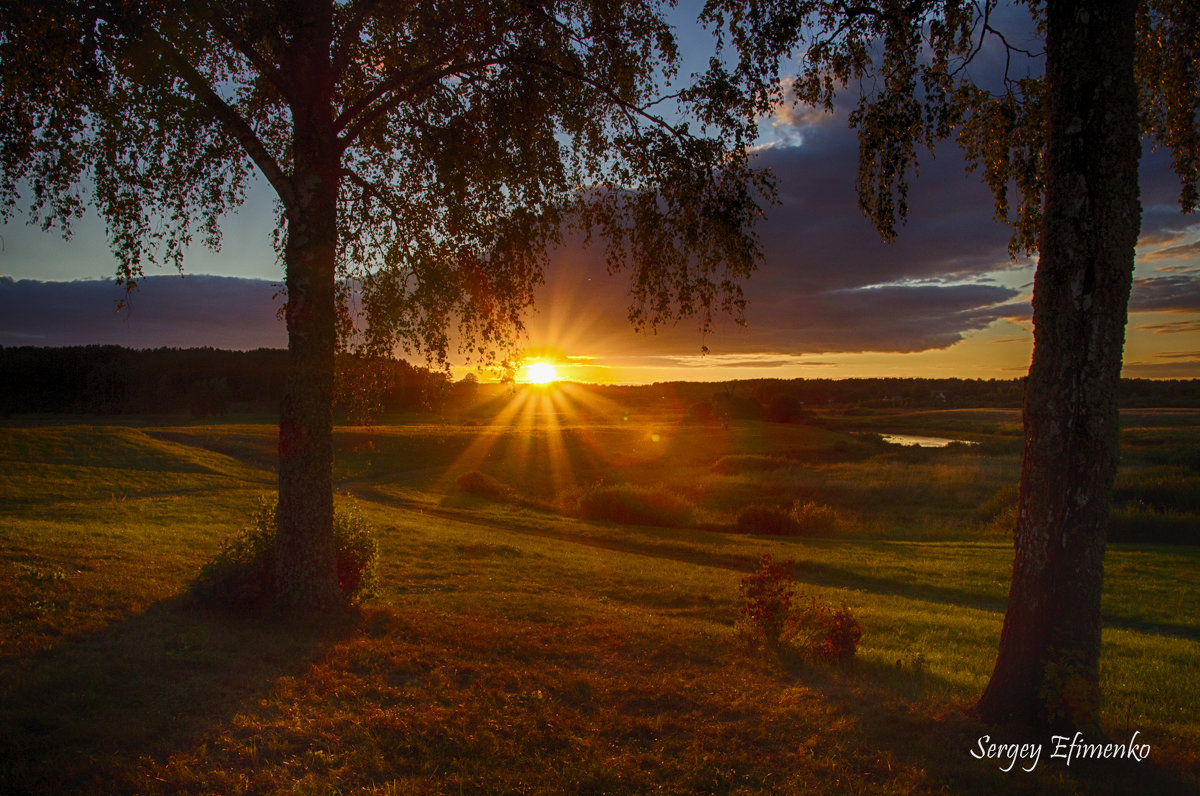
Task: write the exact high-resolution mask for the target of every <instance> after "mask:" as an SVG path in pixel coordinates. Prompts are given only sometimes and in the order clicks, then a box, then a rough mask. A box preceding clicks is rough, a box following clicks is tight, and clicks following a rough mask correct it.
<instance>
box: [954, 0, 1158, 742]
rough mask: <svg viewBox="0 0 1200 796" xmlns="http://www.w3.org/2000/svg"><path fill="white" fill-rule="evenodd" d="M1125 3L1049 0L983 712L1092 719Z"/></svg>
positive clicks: (1134, 137) (1129, 16) (1126, 212)
mask: <svg viewBox="0 0 1200 796" xmlns="http://www.w3.org/2000/svg"><path fill="white" fill-rule="evenodd" d="M1136 8H1137V2H1136V0H1091V1H1087V0H1075V1H1072V0H1050V2H1048V3H1047V7H1046V14H1047V37H1046V50H1047V61H1046V79H1047V86H1048V91H1049V95H1048V103H1049V107H1048V117H1047V125H1048V128H1047V152H1046V171H1045V173H1046V193H1045V216H1044V220H1043V227H1042V234H1041V245H1040V247H1039V248H1040V260H1039V263H1038V268H1037V274H1036V276H1035V278H1034V294H1033V323H1034V350H1033V361H1032V364H1031V366H1030V369H1029V380H1028V384H1027V387H1026V393H1025V408H1024V418H1025V458H1024V463H1023V466H1022V470H1021V486H1020V511H1019V515H1018V520H1017V528H1016V538H1015V542H1016V558H1015V561H1014V564H1013V573H1012V585H1011V587H1010V590H1009V597H1008V608H1007V610H1006V612H1005V615H1004V629H1003V631H1002V633H1001V636H1000V650H999V654H998V656H997V659H996V667H995V670H994V672H993V673H992V677H991V680H990V682H989V683H988V686H987V689H986V691H985V692H984V694H983V696H982V698H981V699H980V702H979V704H978V706H977V711H978V712H979V714H980V715H981V716H982V717H983V718H984V719H985V720H988V721H991V722H1020V723H1023V724H1026V725H1032V726H1049V727H1055V728H1063V729H1066V728H1085V727H1091V728H1094V727H1095V724H1096V721H1097V719H1098V709H1099V704H1100V688H1099V659H1100V632H1101V616H1100V594H1101V582H1102V578H1103V558H1104V545H1105V533H1106V526H1107V524H1108V511H1109V502H1110V497H1111V493H1112V484H1113V478H1114V476H1115V474H1116V468H1117V457H1118V420H1119V418H1118V404H1117V388H1118V385H1119V383H1120V375H1121V358H1122V350H1123V348H1124V339H1125V322H1126V316H1127V309H1128V304H1129V291H1130V286H1131V283H1132V278H1133V255H1134V246H1135V244H1136V243H1137V236H1138V232H1139V229H1140V225H1141V207H1140V204H1139V199H1138V184H1137V165H1138V158H1139V156H1140V143H1139V139H1138V105H1137V89H1136V85H1135V83H1134V71H1133V61H1134V33H1135V12H1136Z"/></svg>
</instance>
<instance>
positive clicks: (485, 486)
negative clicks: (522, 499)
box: [455, 470, 509, 500]
mask: <svg viewBox="0 0 1200 796" xmlns="http://www.w3.org/2000/svg"><path fill="white" fill-rule="evenodd" d="M455 483H456V484H458V488H459V489H461V490H462V491H463V492H466V493H467V494H468V495H476V496H478V497H483V498H488V499H489V500H503V499H504V498H506V497H508V495H509V489H508V487H506V486H505V485H504V484H502V483H500V482H499V481H498V480H496V479H495V478H493V477H492V476H490V475H488V474H487V473H481V472H479V471H478V470H471V471H470V472H467V473H463V474H462V475H460V476H459V477H458V480H457V481H455Z"/></svg>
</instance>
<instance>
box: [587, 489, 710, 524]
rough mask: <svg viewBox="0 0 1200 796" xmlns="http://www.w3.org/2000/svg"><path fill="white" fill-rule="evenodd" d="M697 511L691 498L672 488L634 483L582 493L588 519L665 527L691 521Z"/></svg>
mask: <svg viewBox="0 0 1200 796" xmlns="http://www.w3.org/2000/svg"><path fill="white" fill-rule="evenodd" d="M694 512H695V507H694V506H693V505H692V504H691V503H690V502H689V501H688V500H686V499H684V498H682V497H679V496H678V495H676V494H674V493H672V492H667V491H665V490H663V489H650V488H647V487H641V486H632V485H630V484H616V485H610V484H603V485H598V486H593V487H591V488H589V489H587V490H585V491H584V492H583V493H582V494H581V495H580V496H579V504H578V514H579V516H580V517H581V518H582V519H585V520H597V521H601V522H617V523H621V524H623V525H656V526H660V527H664V528H678V527H680V526H685V525H689V524H690V523H691V521H692V516H693V513H694Z"/></svg>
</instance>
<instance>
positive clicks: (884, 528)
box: [0, 399, 1200, 794]
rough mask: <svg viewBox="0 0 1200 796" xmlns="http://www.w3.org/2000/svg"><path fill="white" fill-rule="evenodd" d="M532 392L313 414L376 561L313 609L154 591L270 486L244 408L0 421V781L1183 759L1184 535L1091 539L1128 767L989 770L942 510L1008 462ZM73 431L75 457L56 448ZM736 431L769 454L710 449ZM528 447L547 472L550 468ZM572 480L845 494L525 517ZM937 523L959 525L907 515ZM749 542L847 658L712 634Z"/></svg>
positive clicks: (392, 779) (410, 787) (953, 781)
mask: <svg viewBox="0 0 1200 796" xmlns="http://www.w3.org/2000/svg"><path fill="white" fill-rule="evenodd" d="M554 406H555V405H554V404H552V403H551V404H548V405H546V404H542V403H540V399H538V400H534V399H529V400H528V401H526V402H523V403H522V402H516V403H515V404H514V407H515V408H513V409H512V411H511V412H509V413H508V414H506V415H503V416H498V417H497V418H495V422H493V423H490V424H488V425H485V426H481V427H477V428H472V427H452V426H442V425H436V424H426V425H417V426H411V427H392V428H389V427H380V428H376V429H363V428H355V429H347V430H343V431H339V433H338V437H337V445H338V455H339V463H338V465H337V466H338V478H339V481H340V485H341V487H342V488H343V489H346V490H349V491H352V492H353V493H355V494H356V495H357V496H358V498H359V505H360V508H361V509H362V511H363V512H364V514H365V515H366V516H367V517H368V519H369V520H370V521H371V522H372V523H373V524H374V525H375V526H376V528H377V529H378V532H379V537H380V546H381V562H380V576H381V580H382V588H381V594H380V595H379V597H378V598H376V599H375V600H373V601H371V602H369V603H368V604H367V605H366V606H365V608H364V609H363V611H362V613H361V615H360V616H359V618H358V619H357V620H356V621H354V622H352V623H350V624H348V625H345V624H343V625H337V626H331V627H320V626H314V627H304V628H288V627H275V626H273V625H272V624H271V623H264V622H261V621H258V620H231V619H229V618H223V617H220V616H210V615H206V614H203V613H196V612H194V611H192V610H188V609H185V608H183V607H182V606H181V605H179V604H178V603H177V601H176V600H175V597H176V595H179V594H180V593H181V592H182V591H183V590H184V588H185V586H186V584H187V582H188V581H189V579H190V578H191V577H192V576H193V575H194V574H195V572H196V571H197V570H198V569H199V566H200V565H201V564H202V563H203V562H204V561H205V560H207V559H208V558H209V557H210V556H211V555H212V553H213V552H214V551H215V550H216V548H217V546H218V544H219V541H220V538H221V537H222V536H224V535H226V534H227V533H229V532H231V531H233V530H234V529H236V528H237V527H239V526H241V525H242V524H244V522H245V520H246V518H247V516H248V515H249V511H250V508H251V507H252V506H253V505H254V503H255V501H256V500H257V497H258V495H259V494H261V493H262V492H263V491H266V490H269V488H270V485H271V480H272V475H271V473H270V471H269V464H262V465H260V464H259V462H260V461H261V459H262V457H263V456H264V454H263V451H264V450H266V451H269V450H270V449H271V446H272V445H273V434H274V431H273V429H272V428H271V427H270V426H263V427H251V426H241V427H229V428H228V429H226V430H222V429H204V428H203V427H195V428H190V429H184V428H173V429H155V428H146V429H143V430H139V431H137V432H129V431H128V430H123V429H119V428H117V429H108V430H88V429H66V430H64V429H55V428H47V429H31V430H21V433H20V434H15V435H13V436H9V435H10V433H11V432H13V431H15V430H12V429H0V451H9V452H10V453H6V454H5V455H6V456H7V457H8V458H7V459H6V464H11V465H13V466H14V467H15V466H16V465H18V464H20V465H21V466H23V467H25V468H26V469H24V470H20V471H18V472H20V473H22V474H23V477H22V478H20V479H15V478H10V479H9V480H6V481H3V482H0V483H3V484H4V485H5V486H4V488H5V489H6V490H8V491H6V492H4V493H3V494H4V500H3V502H2V503H0V622H2V623H3V625H2V626H3V628H4V632H3V634H2V639H3V641H2V644H3V646H0V740H2V741H3V742H2V743H0V749H3V750H4V751H0V790H5V791H8V790H24V789H29V788H32V789H34V790H42V791H51V790H60V791H61V790H73V791H93V792H105V791H116V792H145V793H158V792H162V793H167V792H180V791H192V792H226V793H240V792H280V793H283V792H331V791H336V790H341V791H365V792H380V793H456V792H458V791H459V789H460V788H461V790H462V791H463V792H520V791H526V792H538V793H561V792H589V791H590V792H617V793H644V792H666V793H681V794H683V793H697V792H778V793H799V792H828V791H831V790H832V791H836V790H839V789H840V790H843V791H847V792H864V791H865V792H877V791H889V792H898V793H927V792H942V791H948V792H1000V791H1008V790H1017V791H1021V790H1025V791H1027V792H1046V791H1049V792H1081V791H1082V792H1093V791H1097V790H1099V791H1107V790H1113V791H1118V792H1119V791H1121V790H1124V789H1127V788H1133V787H1137V788H1139V789H1141V790H1143V791H1155V792H1170V791H1172V790H1174V791H1180V792H1187V791H1189V790H1193V791H1194V789H1195V787H1197V785H1200V761H1198V758H1197V755H1196V753H1195V751H1194V750H1195V748H1196V746H1197V743H1200V721H1198V720H1197V719H1196V716H1197V715H1200V694H1198V691H1200V684H1198V683H1197V681H1196V678H1195V677H1194V676H1193V674H1194V672H1195V671H1197V670H1198V668H1200V619H1197V615H1196V613H1195V611H1194V606H1195V605H1196V604H1197V598H1198V597H1200V567H1198V566H1197V564H1198V563H1200V561H1197V556H1198V555H1200V553H1198V552H1197V549H1196V548H1162V547H1142V548H1135V547H1125V546H1114V547H1113V548H1111V549H1110V551H1109V553H1108V556H1107V558H1106V591H1105V597H1104V606H1103V607H1104V614H1105V622H1106V629H1105V636H1104V652H1103V663H1102V666H1103V671H1102V677H1103V685H1104V689H1105V693H1106V695H1107V702H1106V707H1105V713H1104V717H1103V719H1104V726H1105V729H1106V731H1107V732H1108V733H1109V734H1110V735H1111V736H1113V737H1114V738H1116V739H1118V740H1124V738H1122V735H1123V734H1124V733H1126V732H1127V730H1128V729H1130V728H1132V729H1136V730H1138V731H1140V732H1141V735H1142V737H1143V738H1145V739H1147V740H1148V742H1150V743H1151V744H1152V745H1153V753H1152V758H1151V760H1152V764H1151V765H1148V766H1142V767H1128V766H1127V767H1120V766H1116V767H1112V766H1109V767H1102V766H1097V767H1093V768H1087V767H1081V768H1075V767H1072V769H1070V770H1067V769H1064V768H1063V767H1062V766H1061V765H1059V766H1053V765H1050V764H1049V763H1048V762H1047V761H1043V764H1042V766H1041V767H1040V770H1039V771H1038V772H1036V773H1035V774H1033V775H1028V776H1025V775H1023V777H1022V778H1021V779H1016V778H1014V777H1013V776H1011V775H1007V776H1006V775H1003V774H1001V773H1000V772H999V771H997V770H996V768H995V767H993V766H988V765H984V764H982V763H980V762H979V761H976V760H974V759H972V758H970V757H969V755H968V753H967V752H968V749H969V748H971V747H973V745H974V743H975V740H976V738H977V737H978V736H979V735H980V734H982V733H984V732H991V733H993V735H996V731H995V730H988V729H986V728H982V727H980V726H979V725H977V724H975V723H974V722H973V721H972V720H971V719H969V718H968V717H967V716H966V715H965V714H964V709H965V707H967V706H969V705H970V703H971V702H972V700H973V699H974V698H976V697H977V696H978V694H979V692H980V690H981V689H982V687H983V684H984V683H985V682H986V679H987V676H988V675H989V673H990V670H991V665H992V662H993V660H994V655H995V649H996V644H997V639H998V635H999V629H1000V623H1001V619H1002V612H1003V607H1004V600H1005V594H1006V591H1007V586H1008V576H1009V567H1010V565H1011V558H1012V551H1011V543H1010V542H1009V541H1008V540H1007V539H979V538H977V537H976V538H971V537H970V528H971V522H975V523H976V524H979V523H980V519H979V515H978V512H975V513H974V514H972V513H971V512H973V511H975V509H976V508H977V505H976V504H977V503H980V502H983V501H984V500H985V499H986V498H990V497H991V496H992V495H994V493H995V491H996V490H997V489H998V488H999V486H998V485H1000V484H1003V483H1005V482H1007V480H1008V479H1009V478H1012V477H1014V475H1013V472H1014V471H1013V462H1012V461H1011V460H1008V459H1003V460H1002V461H1000V462H995V461H992V460H991V458H989V457H987V456H980V455H976V454H964V453H946V454H937V453H934V454H922V456H927V457H928V458H925V459H919V460H918V459H916V458H913V459H911V460H905V459H902V458H895V457H891V458H889V457H887V456H884V457H868V458H865V459H862V458H860V459H856V460H853V461H823V462H822V461H815V462H807V461H800V460H799V457H798V456H796V455H795V454H796V451H799V450H801V449H804V450H812V449H814V448H817V447H819V446H820V445H832V444H835V443H836V441H837V440H836V439H832V440H831V439H830V438H829V437H826V436H824V435H827V434H831V433H832V432H828V431H825V430H812V429H791V428H783V429H779V430H775V431H774V433H766V432H763V431H762V430H761V429H760V428H753V427H751V426H749V425H747V426H745V427H739V426H736V425H735V427H733V428H730V429H728V430H727V433H724V434H723V433H721V430H720V429H713V428H704V429H695V428H689V427H687V426H686V425H680V424H679V423H677V422H672V420H671V419H670V418H636V417H635V418H632V419H631V420H630V421H628V423H626V421H624V420H623V419H622V420H620V421H619V422H608V423H596V424H592V425H590V426H584V425H581V424H579V423H572V421H571V418H570V416H569V415H566V414H564V411H559V412H558V413H557V414H558V417H557V419H556V420H555V421H553V422H551V421H549V420H548V419H547V416H546V412H550V411H552V410H553V408H554ZM559 406H560V407H561V406H563V405H562V404H560V405H559ZM39 432H44V434H45V436H44V437H42V436H41V435H40V434H39ZM655 433H657V434H658V437H659V439H658V440H657V441H656V440H654V439H653V436H654V434H655ZM835 436H836V435H835ZM72 440H75V441H76V442H78V443H80V444H82V443H86V444H87V446H88V450H89V452H88V453H87V454H86V455H81V456H80V457H79V458H78V459H74V458H73V457H72V454H71V450H72V447H73V442H72ZM480 440H485V441H484V442H481V441H480ZM814 440H816V441H817V444H815V445H814V444H810V443H813V442H814ZM11 451H23V454H20V455H18V454H17V453H11ZM749 454H752V455H756V456H764V457H779V458H781V459H783V460H785V461H786V462H787V464H786V465H785V466H781V467H779V468H768V469H766V470H764V471H761V472H756V473H753V474H746V473H736V474H721V473H714V472H713V469H712V465H713V463H714V462H715V461H717V459H719V458H720V457H722V456H726V455H731V456H742V455H749ZM943 457H948V458H943ZM556 458H557V460H558V464H555V460H556ZM555 467H562V468H569V470H570V476H569V477H568V476H567V475H566V474H565V473H564V474H562V475H560V476H558V477H557V478H558V480H555V478H556V477H555V476H554V475H553V470H554V468H555ZM474 469H478V470H479V471H480V472H481V473H487V474H488V477H489V478H493V479H496V480H497V483H501V484H503V485H504V486H505V488H507V489H510V490H513V491H514V492H515V493H516V494H518V495H521V496H524V497H530V498H532V497H539V500H537V501H534V500H532V499H531V500H528V501H526V502H524V503H520V502H504V501H493V500H487V499H483V498H479V497H475V496H472V495H463V494H462V493H461V492H460V491H459V490H458V489H457V487H456V486H455V485H454V480H455V479H456V478H457V477H458V476H460V475H461V474H462V473H463V472H468V471H470V470H474ZM12 471H13V470H11V469H9V470H6V472H5V475H6V476H7V475H8V473H10V472H12ZM42 476H45V477H44V478H43V477H42ZM73 478H74V479H76V480H77V481H78V484H77V486H78V491H72V489H71V482H72V479H73ZM601 479H609V480H610V481H616V482H620V483H656V482H663V483H668V482H673V483H674V484H677V485H681V486H688V485H690V486H691V487H692V488H693V490H694V492H695V493H696V495H697V496H698V499H699V501H700V502H701V503H702V504H704V505H706V506H707V511H708V513H709V514H708V516H709V518H710V519H711V518H713V517H717V516H719V515H721V514H722V512H730V511H733V510H734V509H736V507H738V506H739V505H741V503H742V501H743V500H752V499H754V500H762V499H764V495H765V494H767V493H769V494H770V495H775V494H776V493H778V495H779V496H781V497H782V496H787V495H788V494H793V495H794V496H798V495H796V493H799V492H803V491H804V490H806V489H807V490H810V491H811V492H812V494H814V495H821V496H822V497H823V498H824V499H825V501H826V502H829V503H838V501H843V502H841V503H838V506H837V508H838V516H839V521H840V520H841V519H842V516H843V512H847V513H848V514H849V515H851V518H852V521H854V522H856V523H857V528H856V529H852V530H853V532H852V533H848V534H843V533H842V532H841V531H838V533H836V534H835V535H833V536H832V537H829V538H823V539H822V538H818V539H800V538H767V537H755V536H746V535H743V534H737V533H732V532H729V531H725V530H720V529H719V527H717V526H714V527H712V528H711V529H709V530H702V529H700V528H697V527H681V528H650V527H640V526H623V525H615V524H607V523H588V522H580V521H579V520H576V519H573V518H571V517H569V516H565V515H564V514H563V513H562V512H559V511H557V510H556V506H557V505H558V504H557V503H555V501H554V500H553V498H554V497H555V495H554V494H553V490H554V489H557V488H559V487H560V486H562V485H569V484H572V483H574V484H578V485H580V486H581V488H582V486H583V485H587V484H592V483H595V482H597V481H599V480H601ZM755 479H758V480H757V481H756V480H755ZM118 483H120V484H125V485H126V488H125V489H124V490H123V491H120V492H114V493H112V494H108V493H106V490H110V485H111V484H118ZM101 485H102V486H101ZM756 485H757V486H756ZM914 493H915V494H914ZM872 497H873V502H872V503H871V505H869V506H864V505H858V506H857V507H856V506H855V501H865V500H872ZM543 498H544V499H543ZM922 501H925V510H924V511H922ZM552 509H553V510H552ZM889 514H895V515H903V516H905V517H906V519H904V520H902V521H897V522H893V523H889V522H888V521H887V517H888V516H889ZM968 515H969V516H971V517H974V519H973V520H970V519H968ZM922 516H924V519H922ZM872 517H876V518H878V522H876V521H874V520H872V519H871V518H872ZM939 517H940V518H942V519H941V520H939V519H938V518H939ZM936 521H945V522H946V523H947V525H946V526H945V527H946V528H947V529H951V530H953V532H954V533H955V534H957V535H958V537H957V538H955V539H954V540H953V541H920V539H922V538H924V537H925V535H926V534H927V531H925V530H923V529H922V527H921V525H922V522H924V523H926V524H928V523H930V522H936ZM718 525H719V524H718ZM706 527H708V526H706ZM764 552H770V553H771V554H772V555H773V556H774V557H775V558H776V559H779V560H783V559H791V560H793V561H794V562H795V572H796V577H797V580H798V581H799V584H800V586H799V588H800V589H801V590H802V591H806V592H809V593H813V594H820V595H822V596H824V597H825V598H826V599H828V600H830V601H831V602H834V603H836V604H841V603H845V604H847V605H849V606H850V607H851V609H852V610H853V611H854V612H855V614H856V616H857V617H858V618H859V620H860V622H861V623H862V626H863V639H862V644H861V647H860V651H859V655H858V657H857V659H856V660H855V661H854V662H853V663H852V664H851V665H850V666H849V667H846V668H831V667H823V666H817V665H810V664H795V663H792V664H786V663H785V664H780V663H776V662H772V661H769V660H764V659H762V658H761V657H758V656H755V655H753V654H749V653H747V652H746V651H745V650H744V649H741V648H739V647H738V646H737V645H736V644H734V643H733V641H732V639H733V629H734V625H735V623H736V622H737V621H738V619H739V615H738V607H739V606H738V583H739V580H740V578H741V577H742V576H743V575H744V574H746V573H747V572H749V571H750V570H751V569H752V568H753V567H754V565H755V562H756V561H757V560H758V557H759V556H760V555H761V554H762V553H764ZM31 783H32V784H31Z"/></svg>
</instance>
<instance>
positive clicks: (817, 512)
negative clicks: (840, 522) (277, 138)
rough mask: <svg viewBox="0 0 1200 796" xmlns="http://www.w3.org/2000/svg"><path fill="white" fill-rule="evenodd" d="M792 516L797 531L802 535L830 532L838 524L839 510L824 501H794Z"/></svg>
mask: <svg viewBox="0 0 1200 796" xmlns="http://www.w3.org/2000/svg"><path fill="white" fill-rule="evenodd" d="M791 516H792V520H793V521H795V524H796V533H798V534H800V535H802V536H808V535H813V534H819V533H828V532H829V531H832V530H833V529H834V526H836V525H837V512H835V511H834V510H833V509H832V508H830V507H829V506H826V505H825V504H824V503H816V502H814V501H811V500H805V501H800V500H797V501H796V502H795V503H793V504H792V514H791Z"/></svg>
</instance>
